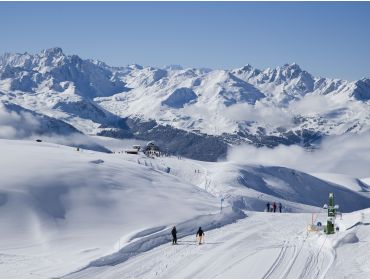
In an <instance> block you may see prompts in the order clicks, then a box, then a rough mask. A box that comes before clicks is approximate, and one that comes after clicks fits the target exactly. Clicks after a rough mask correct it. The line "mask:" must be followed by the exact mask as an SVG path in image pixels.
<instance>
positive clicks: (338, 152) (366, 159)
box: [227, 133, 370, 178]
mask: <svg viewBox="0 0 370 280" xmlns="http://www.w3.org/2000/svg"><path fill="white" fill-rule="evenodd" d="M227 159H228V160H229V161H232V162H236V163H240V164H261V165H274V166H285V167H289V168H293V169H297V170H301V171H304V172H311V173H314V172H317V173H320V172H328V173H340V174H347V175H350V176H354V177H358V178H369V177H370V167H369V166H370V133H365V134H361V135H356V134H346V135H343V136H335V137H334V136H333V137H328V138H326V139H325V140H323V142H322V144H321V146H320V148H318V149H317V150H314V151H307V150H305V149H304V148H302V147H300V146H297V145H293V146H283V145H280V146H278V147H276V148H273V149H271V148H266V147H262V148H256V147H253V146H251V145H243V146H239V147H234V148H232V149H230V150H229V153H228V156H227Z"/></svg>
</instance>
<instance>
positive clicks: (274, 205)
mask: <svg viewBox="0 0 370 280" xmlns="http://www.w3.org/2000/svg"><path fill="white" fill-rule="evenodd" d="M272 207H273V208H274V213H275V212H276V203H275V202H274V204H273V205H272Z"/></svg>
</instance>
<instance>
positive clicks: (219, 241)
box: [68, 210, 370, 279]
mask: <svg viewBox="0 0 370 280" xmlns="http://www.w3.org/2000/svg"><path fill="white" fill-rule="evenodd" d="M324 217H325V215H324V214H321V215H319V217H318V218H317V219H316V221H321V222H324ZM366 221H367V222H366ZM369 221H370V211H369V210H366V211H360V212H354V213H351V214H346V215H344V216H343V219H342V220H339V221H338V224H339V225H340V226H341V228H340V231H339V232H338V233H336V234H334V235H329V236H327V235H324V234H323V233H321V232H319V233H317V232H309V231H308V230H307V225H308V224H309V223H310V222H311V215H310V214H289V213H282V214H280V213H257V212H254V213H248V217H247V218H245V219H243V220H239V221H238V222H236V223H234V224H231V225H227V226H224V227H222V228H219V229H215V230H212V231H209V232H206V233H205V243H204V244H202V245H198V244H197V243H196V242H195V236H194V235H191V236H188V237H185V238H182V239H180V240H179V244H178V245H170V243H168V244H165V245H162V246H159V247H157V248H155V249H153V250H150V251H148V252H145V253H143V254H141V255H139V256H137V257H134V258H132V259H130V260H128V261H126V262H123V263H121V264H117V265H115V266H104V267H94V266H91V267H88V268H86V269H84V270H82V271H79V272H77V273H75V274H71V275H68V277H73V278H258V279H259V278H264V279H265V278H272V279H276V278H325V277H329V278H347V277H350V278H357V277H361V278H362V277H365V278H366V277H369V275H370V266H369V264H370V261H369V258H368V256H369V253H368V252H369V251H367V252H366V250H368V249H369V245H368V241H369V231H370V228H369V227H368V226H367V225H368V222H369ZM180 230H181V229H180ZM361 243H362V244H361ZM360 248H361V249H360ZM358 249H359V250H358ZM349 254H350V255H349ZM349 256H352V257H349Z"/></svg>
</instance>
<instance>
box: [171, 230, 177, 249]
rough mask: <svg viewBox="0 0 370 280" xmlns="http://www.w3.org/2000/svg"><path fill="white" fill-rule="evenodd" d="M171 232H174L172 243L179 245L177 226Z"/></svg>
mask: <svg viewBox="0 0 370 280" xmlns="http://www.w3.org/2000/svg"><path fill="white" fill-rule="evenodd" d="M171 234H172V245H177V230H176V227H175V226H174V227H173V228H172V231H171Z"/></svg>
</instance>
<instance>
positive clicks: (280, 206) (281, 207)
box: [279, 202, 283, 213]
mask: <svg viewBox="0 0 370 280" xmlns="http://www.w3.org/2000/svg"><path fill="white" fill-rule="evenodd" d="M281 209H283V205H282V204H281V202H279V212H280V213H281Z"/></svg>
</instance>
